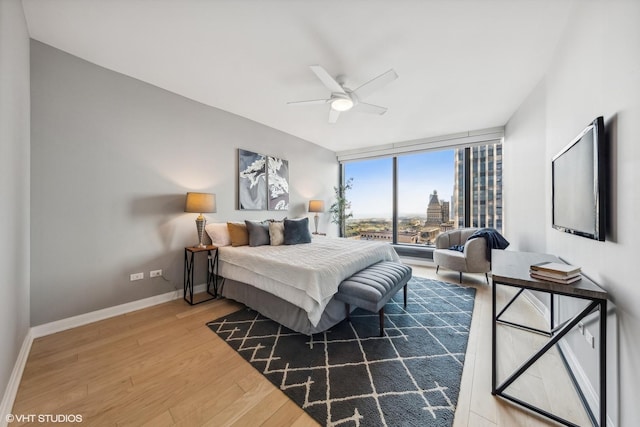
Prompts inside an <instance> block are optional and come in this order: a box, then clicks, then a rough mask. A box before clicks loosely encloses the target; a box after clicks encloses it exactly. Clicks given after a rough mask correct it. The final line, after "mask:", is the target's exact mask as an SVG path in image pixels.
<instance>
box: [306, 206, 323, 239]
mask: <svg viewBox="0 0 640 427" xmlns="http://www.w3.org/2000/svg"><path fill="white" fill-rule="evenodd" d="M309 212H315V215H314V217H313V221H314V222H315V224H316V231H315V232H314V234H318V219H319V218H320V216H319V215H318V212H324V201H323V200H309Z"/></svg>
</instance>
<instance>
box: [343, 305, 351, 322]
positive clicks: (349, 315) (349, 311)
mask: <svg viewBox="0 0 640 427" xmlns="http://www.w3.org/2000/svg"><path fill="white" fill-rule="evenodd" d="M344 306H345V308H346V309H347V320H348V321H349V322H351V307H350V306H349V304H348V303H346V302H345V303H344Z"/></svg>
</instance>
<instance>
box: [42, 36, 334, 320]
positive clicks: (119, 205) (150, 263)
mask: <svg viewBox="0 0 640 427" xmlns="http://www.w3.org/2000/svg"><path fill="white" fill-rule="evenodd" d="M31 71H32V81H31V88H32V151H31V155H32V169H31V182H32V199H31V206H32V209H31V212H32V215H31V227H32V228H31V230H32V252H31V265H32V268H31V274H32V277H31V324H32V325H33V326H35V325H39V324H42V323H46V322H51V321H55V320H58V319H62V318H67V317H70V316H73V315H77V314H82V313H86V312H89V311H93V310H97V309H101V308H105V307H110V306H114V305H118V304H123V303H126V302H130V301H134V300H137V299H141V298H145V297H149V296H153V295H158V294H162V293H165V292H168V291H171V290H173V289H176V288H177V289H181V288H182V281H183V253H184V252H183V251H184V247H185V246H189V245H193V244H194V243H196V242H197V236H196V228H195V222H194V221H195V217H196V216H197V215H195V214H187V213H184V212H183V210H184V198H185V194H186V192H187V191H203V192H212V193H215V194H216V198H217V213H213V214H207V215H206V216H207V218H208V220H209V222H217V221H220V222H226V221H227V220H240V221H241V220H244V219H266V218H283V217H284V216H288V217H290V218H291V217H297V216H302V215H307V216H309V217H310V220H311V221H310V222H311V224H313V220H312V219H311V217H312V215H311V214H308V213H307V212H306V209H307V204H308V200H309V199H324V200H325V204H326V205H327V206H329V205H330V199H331V196H332V193H333V190H332V187H333V186H334V185H336V184H337V180H338V163H337V160H336V157H335V153H333V152H331V151H329V150H326V149H324V148H321V147H319V146H317V145H315V144H311V143H309V142H306V141H303V140H300V139H298V138H295V137H293V136H291V135H288V134H285V133H282V132H279V131H276V130H274V129H272V128H269V127H266V126H263V125H261V124H258V123H256V122H252V121H250V120H247V119H244V118H242V117H239V116H236V115H233V114H230V113H227V112H224V111H221V110H218V109H215V108H211V107H208V106H205V105H203V104H199V103H197V102H194V101H191V100H188V99H186V98H183V97H181V96H178V95H175V94H173V93H170V92H167V91H165V90H162V89H159V88H157V87H155V86H152V85H149V84H147V83H143V82H141V81H139V80H135V79H132V78H129V77H126V76H124V75H121V74H118V73H115V72H113V71H109V70H107V69H104V68H101V67H98V66H96V65H94V64H91V63H89V62H86V61H83V60H81V59H79V58H77V57H74V56H71V55H69V54H66V53H64V52H62V51H60V50H57V49H54V48H52V47H50V46H47V45H44V44H42V43H39V42H36V41H32V44H31ZM239 95H240V96H242V95H243V94H239ZM247 102H250V99H248V101H247ZM238 148H243V149H247V150H251V151H256V152H260V153H263V154H268V155H274V156H277V157H281V158H284V159H287V160H288V161H289V173H290V176H289V179H290V185H291V187H290V205H291V208H290V210H289V211H288V212H267V211H261V212H257V211H252V212H247V211H238V210H237V209H236V191H237V190H236V176H237V160H236V158H237V157H236V156H237V154H236V153H237V149H238ZM328 221H329V215H328V214H324V215H321V223H320V227H319V228H320V229H321V231H326V230H327V229H328V228H329V222H328ZM310 227H311V228H312V227H313V225H311V226H310ZM329 230H330V231H332V232H335V230H334V228H329ZM196 268H197V269H200V276H201V277H200V280H198V279H197V280H196V282H197V283H198V282H200V283H201V282H204V271H205V262H204V258H202V260H201V261H200V264H199V265H197V266H196ZM155 269H162V270H163V271H164V276H165V277H164V278H154V279H150V278H149V276H148V275H149V271H150V270H155ZM136 272H144V274H145V279H144V280H141V281H136V282H130V281H129V275H130V274H131V273H136Z"/></svg>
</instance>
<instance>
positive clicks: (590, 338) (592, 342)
mask: <svg viewBox="0 0 640 427" xmlns="http://www.w3.org/2000/svg"><path fill="white" fill-rule="evenodd" d="M584 339H585V340H587V342H588V343H589V345H590V346H591V348H596V340H595V338H594V337H593V335H591V332H589V331H588V330H587V329H585V330H584Z"/></svg>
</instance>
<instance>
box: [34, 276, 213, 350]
mask: <svg viewBox="0 0 640 427" xmlns="http://www.w3.org/2000/svg"><path fill="white" fill-rule="evenodd" d="M193 290H194V292H195V293H198V292H204V291H205V290H206V284H202V285H198V286H195V287H194V288H193ZM183 295H184V293H183V290H182V289H179V290H176V291H171V292H167V293H165V294H161V295H156V296H153V297H149V298H144V299H141V300H137V301H132V302H128V303H125V304H121V305H116V306H114V307H109V308H104V309H102V310H96V311H92V312H90V313H85V314H80V315H78V316H73V317H68V318H66V319H61V320H56V321H55V322H50V323H45V324H43V325H38V326H34V327H32V328H31V334H32V335H33V338H40V337H44V336H46V335H51V334H55V333H56V332H62V331H65V330H67V329H71V328H77V327H78V326H84V325H88V324H89V323H93V322H97V321H99V320H104V319H108V318H110V317H115V316H119V315H121V314H126V313H131V312H132V311H136V310H141V309H143V308H147V307H153V306H154V305H158V304H162V303H165V302H169V301H173V300H175V299H180V298H182V296H183Z"/></svg>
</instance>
